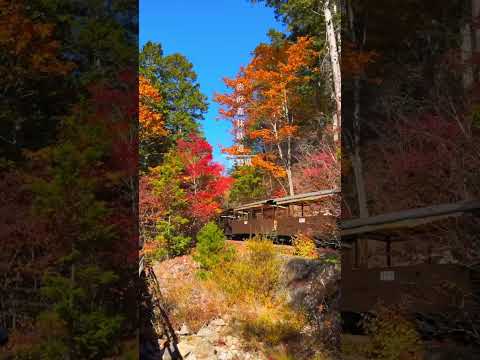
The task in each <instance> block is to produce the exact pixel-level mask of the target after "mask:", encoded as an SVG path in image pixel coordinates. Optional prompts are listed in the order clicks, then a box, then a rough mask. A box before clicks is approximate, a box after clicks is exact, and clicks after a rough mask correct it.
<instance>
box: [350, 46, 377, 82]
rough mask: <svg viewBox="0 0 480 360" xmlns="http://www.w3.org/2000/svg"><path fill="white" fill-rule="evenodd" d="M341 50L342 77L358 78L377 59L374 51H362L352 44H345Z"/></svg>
mask: <svg viewBox="0 0 480 360" xmlns="http://www.w3.org/2000/svg"><path fill="white" fill-rule="evenodd" d="M342 47H343V50H342V74H343V75H344V76H358V75H361V74H363V73H364V72H365V70H366V68H367V67H368V65H370V64H372V63H374V62H375V61H376V60H377V59H378V53H376V52H375V51H362V50H359V49H357V48H356V47H355V45H354V44H352V43H349V42H345V43H344V44H343V45H342Z"/></svg>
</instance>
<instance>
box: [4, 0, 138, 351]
mask: <svg viewBox="0 0 480 360" xmlns="http://www.w3.org/2000/svg"><path fill="white" fill-rule="evenodd" d="M137 11H138V9H137V8H136V5H135V4H132V3H129V2H108V3H107V2H105V3H103V2H70V1H8V0H2V1H0V24H1V25H0V26H1V35H0V43H1V52H0V57H1V65H0V73H1V76H2V78H3V86H2V95H1V97H2V105H1V109H2V110H1V111H0V117H1V125H0V127H1V137H0V143H1V146H0V167H1V171H0V182H1V186H0V199H1V201H0V214H1V215H0V227H1V251H0V266H1V271H0V273H1V281H0V294H1V296H0V327H1V328H2V334H3V329H8V333H9V339H8V344H7V345H6V346H7V348H6V349H5V348H2V349H1V350H0V357H1V358H15V359H41V358H43V359H100V358H105V357H107V356H111V355H112V354H115V353H119V352H121V351H124V352H126V351H129V352H130V353H131V354H135V353H136V352H137V350H136V347H135V342H134V341H135V330H136V318H137V314H136V311H135V306H136V301H137V300H136V298H137V289H136V284H135V278H134V275H135V274H136V272H137V270H136V269H137V267H138V265H137V263H138V256H137V254H138V251H137V247H138V245H137V243H138V237H137V235H136V233H137V230H136V229H137V223H136V206H135V204H136V202H137V200H136V185H135V184H136V180H135V179H136V173H137V160H136V159H137V156H136V154H137V141H136V138H137V135H136V134H137V126H136V118H137V116H138V114H137V106H138V105H137V96H136V94H137V84H136V71H137V69H136V68H137V63H138V61H137V34H138V23H136V20H135V16H136V14H137ZM132 274H133V275H132ZM3 341H4V339H2V342H3ZM122 349H123V350H122ZM127 349H128V350H127ZM12 356H14V357H12Z"/></svg>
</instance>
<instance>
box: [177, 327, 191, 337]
mask: <svg viewBox="0 0 480 360" xmlns="http://www.w3.org/2000/svg"><path fill="white" fill-rule="evenodd" d="M177 334H178V335H189V334H190V329H189V328H188V326H187V324H183V325H182V327H181V328H180V330H179V331H177Z"/></svg>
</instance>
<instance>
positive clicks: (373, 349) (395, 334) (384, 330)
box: [364, 305, 424, 360]
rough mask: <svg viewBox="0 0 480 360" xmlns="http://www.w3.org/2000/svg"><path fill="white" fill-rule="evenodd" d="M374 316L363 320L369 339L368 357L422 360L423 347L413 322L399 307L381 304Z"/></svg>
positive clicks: (393, 359) (379, 359) (383, 359)
mask: <svg viewBox="0 0 480 360" xmlns="http://www.w3.org/2000/svg"><path fill="white" fill-rule="evenodd" d="M374 313H375V315H376V316H375V317H374V318H372V319H369V320H366V321H365V322H364V327H365V329H366V331H367V333H368V334H369V335H370V338H371V341H370V343H369V344H368V346H367V347H366V351H367V354H368V356H369V358H372V359H378V360H407V359H408V360H423V359H424V349H423V344H422V341H421V339H420V335H419V334H418V332H417V330H416V328H415V324H414V323H413V322H412V321H410V320H409V319H408V318H407V317H406V315H405V314H403V312H402V311H401V310H400V309H397V308H389V307H386V306H383V305H380V306H378V307H377V309H376V311H375V312H374Z"/></svg>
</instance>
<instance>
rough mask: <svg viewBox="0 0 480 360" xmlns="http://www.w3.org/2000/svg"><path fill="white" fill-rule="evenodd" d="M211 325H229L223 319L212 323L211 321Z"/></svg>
mask: <svg viewBox="0 0 480 360" xmlns="http://www.w3.org/2000/svg"><path fill="white" fill-rule="evenodd" d="M209 325H212V326H225V325H227V323H226V322H225V321H224V320H223V319H222V318H218V319H214V320H212V321H210V324H209Z"/></svg>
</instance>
